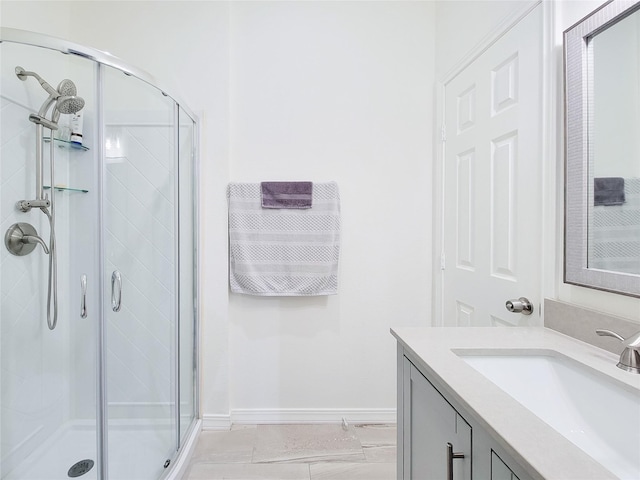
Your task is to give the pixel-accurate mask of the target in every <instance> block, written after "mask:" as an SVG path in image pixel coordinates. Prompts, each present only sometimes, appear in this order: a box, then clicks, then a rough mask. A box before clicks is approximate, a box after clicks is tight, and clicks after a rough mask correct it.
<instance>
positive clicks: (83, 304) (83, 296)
mask: <svg viewBox="0 0 640 480" xmlns="http://www.w3.org/2000/svg"><path fill="white" fill-rule="evenodd" d="M80 291H81V293H80V318H87V276H86V275H82V276H81V277H80Z"/></svg>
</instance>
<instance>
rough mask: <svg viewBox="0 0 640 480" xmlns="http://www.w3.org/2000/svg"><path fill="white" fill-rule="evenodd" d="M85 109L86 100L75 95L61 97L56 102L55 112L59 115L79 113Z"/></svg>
mask: <svg viewBox="0 0 640 480" xmlns="http://www.w3.org/2000/svg"><path fill="white" fill-rule="evenodd" d="M82 107H84V99H83V98H82V97H77V96H75V95H64V96H62V95H61V96H59V97H58V100H57V101H56V106H55V110H56V112H59V113H64V114H70V113H78V112H79V111H80V110H82Z"/></svg>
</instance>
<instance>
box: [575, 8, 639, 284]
mask: <svg viewBox="0 0 640 480" xmlns="http://www.w3.org/2000/svg"><path fill="white" fill-rule="evenodd" d="M639 9H640V2H629V1H622V0H613V1H611V2H608V3H606V4H605V5H603V6H602V7H601V8H599V9H598V10H596V11H595V12H593V13H592V14H591V15H589V16H588V17H586V18H584V19H583V20H582V21H580V22H579V23H578V24H576V25H574V26H573V27H571V28H570V29H568V30H567V31H566V32H565V33H564V50H565V52H564V53H565V114H566V115H565V121H566V132H565V133H566V141H565V147H566V181H567V184H566V189H565V192H566V197H565V200H566V210H565V282H567V283H572V284H577V285H582V286H586V287H591V288H597V289H601V290H608V291H612V292H617V293H622V294H625V295H632V296H640V10H639Z"/></svg>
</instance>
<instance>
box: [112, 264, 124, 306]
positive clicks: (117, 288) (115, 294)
mask: <svg viewBox="0 0 640 480" xmlns="http://www.w3.org/2000/svg"><path fill="white" fill-rule="evenodd" d="M121 307H122V276H121V275H120V272H119V271H118V270H114V271H113V273H112V274H111V308H112V309H113V311H114V312H119V311H120V308H121Z"/></svg>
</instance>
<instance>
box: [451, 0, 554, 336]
mask: <svg viewBox="0 0 640 480" xmlns="http://www.w3.org/2000/svg"><path fill="white" fill-rule="evenodd" d="M541 10H542V7H541V6H540V5H539V6H537V7H536V8H535V9H534V10H533V11H532V12H530V13H529V14H528V15H527V16H526V17H525V18H524V19H522V20H521V21H520V22H519V23H517V24H516V25H515V26H514V27H513V28H512V29H511V30H509V31H508V32H507V33H506V34H505V35H503V36H502V37H501V38H500V39H499V40H498V41H497V42H495V43H494V44H493V45H492V46H491V47H490V48H488V49H487V50H485V51H484V53H482V54H481V55H480V56H479V57H477V58H476V59H475V60H474V61H473V63H471V64H470V65H469V66H468V67H466V68H465V69H464V70H462V71H461V72H460V73H459V74H458V75H456V76H455V77H454V78H453V79H452V80H451V81H450V82H448V83H447V84H446V85H445V132H446V138H445V139H444V141H445V146H444V152H445V153H444V172H445V174H444V188H443V202H444V210H443V211H444V215H443V234H444V235H443V257H444V258H443V262H442V263H443V267H444V269H443V271H442V273H443V278H442V286H443V294H442V302H443V307H442V314H443V318H442V325H447V326H501V325H531V324H535V323H536V322H537V319H538V314H539V305H540V290H541V286H540V278H541V270H542V265H541V263H542V262H541V257H540V249H541V239H542V232H541V209H542V199H541V177H542V141H541V130H542V129H541V125H542V32H543V30H542V12H541ZM519 297H526V298H528V299H529V300H530V301H531V302H532V304H533V305H534V313H533V315H531V316H525V315H522V314H519V313H510V312H508V311H507V310H506V308H505V302H506V301H507V300H509V299H517V298H519Z"/></svg>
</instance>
